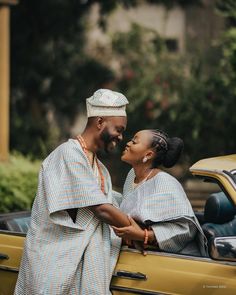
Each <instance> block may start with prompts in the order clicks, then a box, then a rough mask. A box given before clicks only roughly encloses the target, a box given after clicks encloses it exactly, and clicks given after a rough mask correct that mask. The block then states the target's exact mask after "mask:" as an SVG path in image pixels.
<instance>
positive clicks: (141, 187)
mask: <svg viewBox="0 0 236 295" xmlns="http://www.w3.org/2000/svg"><path fill="white" fill-rule="evenodd" d="M182 150H183V141H182V140H181V139H180V138H177V137H174V138H169V137H168V136H167V134H165V133H164V132H162V131H159V130H142V131H139V132H138V133H136V134H135V136H134V138H133V139H132V140H131V141H129V142H128V143H127V145H126V148H125V150H124V152H123V154H122V157H121V159H122V161H124V162H126V163H128V164H130V165H131V166H132V167H133V169H131V170H130V172H129V173H128V176H127V178H126V181H125V185H124V191H123V200H122V203H121V206H120V209H121V210H122V211H123V212H124V213H126V214H128V215H129V216H131V218H130V221H131V225H130V226H128V227H123V228H117V227H113V228H114V231H115V233H116V235H117V236H119V237H122V238H123V239H124V240H126V241H127V240H133V241H142V242H143V243H144V246H146V244H147V243H148V244H150V243H151V244H152V245H155V246H156V247H158V249H159V250H161V251H165V252H172V253H181V254H186V255H188V254H190V255H194V256H207V248H206V239H205V237H204V234H203V231H202V229H201V227H200V225H199V223H198V220H197V218H196V217H195V215H194V212H193V209H192V207H191V205H190V202H189V200H188V198H187V196H186V194H185V192H184V190H183V188H182V186H181V184H180V183H179V182H178V181H177V180H176V179H175V178H174V177H173V176H171V175H170V174H168V173H166V172H164V171H162V170H161V168H160V166H164V167H166V168H170V167H172V166H174V165H175V163H176V162H177V161H178V159H179V157H180V155H181V152H182ZM133 219H134V220H135V221H136V222H137V223H138V224H140V225H141V227H140V226H138V225H137V223H136V222H135V221H134V220H133ZM136 244H137V243H136Z"/></svg>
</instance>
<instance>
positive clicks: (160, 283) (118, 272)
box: [111, 247, 236, 295]
mask: <svg viewBox="0 0 236 295" xmlns="http://www.w3.org/2000/svg"><path fill="white" fill-rule="evenodd" d="M235 277H236V263H231V262H228V263H227V262H217V261H214V260H212V259H210V258H201V257H192V256H184V255H177V254H168V253H160V252H159V253H158V252H154V251H148V254H147V256H143V255H142V254H140V253H139V252H138V251H136V250H133V249H128V248H127V247H126V248H123V249H122V251H121V253H120V257H119V260H118V263H117V265H116V269H115V272H114V276H113V279H112V282H111V290H112V291H113V294H114V295H124V294H126V295H128V294H149V295H150V294H153V295H154V294H155V295H157V294H187V295H188V294H191V295H199V294H201V295H204V294H214V295H217V294H225V295H233V294H235V290H236V280H235Z"/></svg>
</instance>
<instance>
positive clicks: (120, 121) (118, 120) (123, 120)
mask: <svg viewBox="0 0 236 295" xmlns="http://www.w3.org/2000/svg"><path fill="white" fill-rule="evenodd" d="M107 120H108V121H110V122H111V123H112V124H114V125H119V126H122V127H126V125H127V117H107Z"/></svg>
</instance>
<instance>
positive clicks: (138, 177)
mask: <svg viewBox="0 0 236 295" xmlns="http://www.w3.org/2000/svg"><path fill="white" fill-rule="evenodd" d="M133 169H134V173H135V182H136V183H139V182H141V181H143V180H144V179H145V178H146V177H147V176H148V174H149V173H150V172H151V171H152V167H151V166H150V165H140V164H139V165H137V166H133Z"/></svg>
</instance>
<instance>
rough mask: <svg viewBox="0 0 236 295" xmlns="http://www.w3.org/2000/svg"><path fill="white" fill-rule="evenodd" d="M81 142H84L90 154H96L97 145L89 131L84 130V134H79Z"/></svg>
mask: <svg viewBox="0 0 236 295" xmlns="http://www.w3.org/2000/svg"><path fill="white" fill-rule="evenodd" d="M81 136H82V137H83V140H84V141H85V144H86V147H87V149H88V150H89V151H90V152H93V153H97V151H98V145H97V140H96V138H95V136H94V135H93V132H91V131H90V130H87V129H85V130H84V132H83V133H82V134H81Z"/></svg>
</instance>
